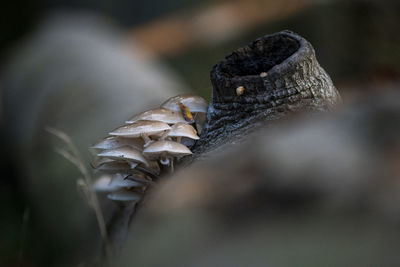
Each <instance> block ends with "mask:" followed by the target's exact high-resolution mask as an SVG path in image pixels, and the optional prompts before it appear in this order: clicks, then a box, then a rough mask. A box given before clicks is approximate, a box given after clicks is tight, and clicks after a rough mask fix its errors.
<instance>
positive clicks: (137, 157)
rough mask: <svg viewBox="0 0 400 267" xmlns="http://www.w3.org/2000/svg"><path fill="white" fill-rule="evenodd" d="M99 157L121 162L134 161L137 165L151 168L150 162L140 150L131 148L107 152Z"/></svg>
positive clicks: (120, 148)
mask: <svg viewBox="0 0 400 267" xmlns="http://www.w3.org/2000/svg"><path fill="white" fill-rule="evenodd" d="M97 156H99V157H103V158H110V159H114V160H119V161H121V160H122V161H128V162H130V161H133V162H135V163H143V164H144V165H146V166H149V163H148V161H147V160H146V159H145V158H144V157H143V155H142V153H141V152H140V151H138V150H135V149H133V148H131V147H127V146H125V147H119V148H116V149H111V150H105V151H103V152H101V153H99V154H97Z"/></svg>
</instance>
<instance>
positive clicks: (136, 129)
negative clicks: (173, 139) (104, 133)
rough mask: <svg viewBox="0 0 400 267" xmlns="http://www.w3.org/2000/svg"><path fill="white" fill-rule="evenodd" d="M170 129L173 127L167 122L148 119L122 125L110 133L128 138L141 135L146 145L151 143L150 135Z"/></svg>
mask: <svg viewBox="0 0 400 267" xmlns="http://www.w3.org/2000/svg"><path fill="white" fill-rule="evenodd" d="M182 118H183V117H182ZM169 130H171V127H170V126H169V125H168V124H167V123H164V122H161V121H148V120H147V121H137V122H134V123H132V124H128V125H125V126H122V127H120V128H118V129H115V130H114V131H112V132H111V133H110V135H114V136H122V137H127V138H136V137H141V138H142V139H143V140H144V142H145V144H144V145H143V146H144V147H146V146H147V145H148V144H149V143H151V139H150V137H149V136H152V135H157V134H162V133H165V131H169Z"/></svg>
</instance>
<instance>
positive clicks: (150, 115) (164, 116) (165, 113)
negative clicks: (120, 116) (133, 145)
mask: <svg viewBox="0 0 400 267" xmlns="http://www.w3.org/2000/svg"><path fill="white" fill-rule="evenodd" d="M143 120H147V121H161V122H164V123H168V124H174V123H177V122H185V118H184V117H183V115H182V114H181V112H177V111H173V110H169V109H166V108H158V109H153V110H148V111H146V112H143V113H142V114H139V115H137V116H135V117H133V118H132V119H130V120H128V121H126V123H134V122H137V121H143Z"/></svg>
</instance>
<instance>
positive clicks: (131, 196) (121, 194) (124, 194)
mask: <svg viewBox="0 0 400 267" xmlns="http://www.w3.org/2000/svg"><path fill="white" fill-rule="evenodd" d="M107 197H108V198H109V199H111V200H114V201H121V202H127V201H136V202H138V201H140V200H141V199H142V194H140V193H138V192H133V191H128V190H124V189H121V190H118V191H115V192H112V193H111V194H108V195H107Z"/></svg>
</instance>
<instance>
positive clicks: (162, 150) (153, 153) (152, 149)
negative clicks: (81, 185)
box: [143, 140, 193, 159]
mask: <svg viewBox="0 0 400 267" xmlns="http://www.w3.org/2000/svg"><path fill="white" fill-rule="evenodd" d="M191 154H193V153H192V151H190V150H189V148H187V147H186V146H184V145H182V144H180V143H177V142H174V141H167V140H161V141H156V142H154V143H151V144H150V145H149V146H148V147H146V148H145V149H144V150H143V155H145V156H146V157H147V158H149V159H159V158H160V157H161V156H165V157H181V156H186V155H191Z"/></svg>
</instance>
